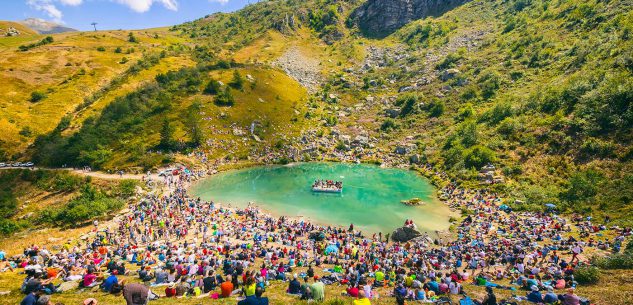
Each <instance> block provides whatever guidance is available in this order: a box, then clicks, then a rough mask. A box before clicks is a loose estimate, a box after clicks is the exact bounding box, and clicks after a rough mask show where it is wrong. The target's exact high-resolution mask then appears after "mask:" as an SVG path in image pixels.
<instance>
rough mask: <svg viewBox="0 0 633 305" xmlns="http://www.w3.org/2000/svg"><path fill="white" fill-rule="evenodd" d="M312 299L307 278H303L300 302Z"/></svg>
mask: <svg viewBox="0 0 633 305" xmlns="http://www.w3.org/2000/svg"><path fill="white" fill-rule="evenodd" d="M311 299H312V288H311V287H310V284H309V283H308V277H307V276H306V277H304V278H303V285H301V300H311Z"/></svg>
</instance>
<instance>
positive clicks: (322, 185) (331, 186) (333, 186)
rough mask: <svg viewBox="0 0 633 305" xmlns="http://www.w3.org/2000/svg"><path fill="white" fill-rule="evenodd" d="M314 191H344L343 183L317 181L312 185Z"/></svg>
mask: <svg viewBox="0 0 633 305" xmlns="http://www.w3.org/2000/svg"><path fill="white" fill-rule="evenodd" d="M312 189H320V190H321V189H322V190H341V189H343V182H342V181H334V180H315V181H314V183H313V184H312Z"/></svg>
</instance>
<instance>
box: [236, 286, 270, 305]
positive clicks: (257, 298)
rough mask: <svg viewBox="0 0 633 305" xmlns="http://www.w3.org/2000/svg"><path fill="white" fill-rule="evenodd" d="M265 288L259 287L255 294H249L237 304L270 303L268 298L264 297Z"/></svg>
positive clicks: (260, 304)
mask: <svg viewBox="0 0 633 305" xmlns="http://www.w3.org/2000/svg"><path fill="white" fill-rule="evenodd" d="M263 294H264V289H262V288H261V287H257V288H256V289H255V295H252V296H247V297H246V298H245V299H244V300H241V301H239V302H237V305H268V298H267V297H262V295H263Z"/></svg>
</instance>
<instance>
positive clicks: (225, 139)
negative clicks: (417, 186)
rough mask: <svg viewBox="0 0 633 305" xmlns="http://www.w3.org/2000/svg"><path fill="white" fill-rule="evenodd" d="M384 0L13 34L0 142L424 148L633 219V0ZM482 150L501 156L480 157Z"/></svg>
mask: <svg viewBox="0 0 633 305" xmlns="http://www.w3.org/2000/svg"><path fill="white" fill-rule="evenodd" d="M386 3H387V2H385V1H379V0H376V1H374V0H372V1H366V2H364V1H354V0H349V1H340V0H339V1H334V0H311V1H298V0H285V1H264V2H260V3H257V4H252V5H249V6H247V7H246V8H244V9H242V10H239V11H237V12H234V13H218V14H213V15H209V16H206V17H204V18H201V19H199V20H195V21H192V22H188V23H185V24H182V25H176V26H173V27H171V28H169V29H156V30H148V31H138V32H135V33H134V35H135V37H137V38H138V40H139V41H138V42H133V41H132V40H134V39H129V36H128V32H117V31H112V32H103V33H101V32H99V33H98V34H93V33H67V34H59V35H53V39H54V41H53V42H51V43H46V44H42V45H38V46H37V47H34V48H31V49H29V50H27V51H19V49H18V48H19V44H18V43H16V44H14V45H11V46H8V47H7V48H6V49H2V50H0V52H1V53H2V55H3V56H2V59H0V62H2V61H4V62H2V66H3V68H4V67H7V68H5V70H4V71H0V78H2V79H0V80H2V83H3V84H7V85H3V86H5V87H6V90H3V92H2V93H0V94H4V95H5V96H4V97H3V98H2V100H3V101H5V100H6V101H8V102H4V104H3V105H0V107H2V108H0V126H3V130H6V131H7V132H5V133H3V134H2V135H0V136H2V137H4V138H2V140H3V141H5V144H3V145H2V147H3V149H4V150H5V151H6V152H7V155H9V156H15V157H17V158H20V157H21V158H23V159H25V158H30V157H35V159H36V160H37V161H38V162H40V163H42V164H47V165H51V166H58V165H62V164H73V165H86V164H88V165H92V166H93V167H100V168H104V169H114V168H132V167H142V168H146V169H147V168H152V167H155V166H157V165H159V164H161V163H163V162H170V161H171V160H173V158H177V157H178V156H183V155H187V154H188V153H190V152H200V151H202V152H206V153H207V154H208V156H210V157H212V158H214V159H215V158H222V159H231V160H238V159H251V160H259V161H262V162H286V161H288V160H289V159H297V160H300V159H304V160H310V158H313V157H314V156H311V155H310V154H309V153H308V154H305V155H301V156H298V155H297V152H308V151H314V149H317V150H318V151H319V152H320V154H318V155H319V156H325V158H327V159H338V160H355V159H361V160H364V161H367V162H383V163H386V164H401V163H409V162H410V161H413V162H414V163H423V164H424V163H428V164H431V165H433V166H434V167H435V168H436V169H438V170H442V171H445V172H446V173H447V174H448V177H450V178H451V179H456V180H457V181H459V182H460V183H463V184H468V185H471V186H472V185H480V184H485V186H489V187H492V188H493V189H495V190H497V191H499V192H503V193H505V194H506V195H507V198H508V203H509V204H511V205H512V206H513V207H514V208H516V209H542V207H543V205H544V204H545V203H555V204H557V205H558V206H559V208H560V209H561V210H563V211H567V212H583V213H585V214H591V215H594V216H602V215H603V214H604V213H605V212H607V211H608V212H609V213H610V214H614V215H618V216H617V218H618V219H616V221H617V223H618V224H631V221H632V219H631V218H630V217H629V216H628V215H630V212H631V204H630V203H631V200H632V198H633V194H632V193H631V191H632V190H633V174H632V173H633V170H632V166H633V164H632V160H631V156H633V150H632V149H631V147H632V146H631V140H632V139H631V135H632V134H633V133H632V130H631V128H632V127H633V109H632V108H631V101H632V100H633V81H632V80H633V77H632V75H631V73H633V68H632V67H633V65H632V64H631V63H632V62H633V54H632V53H631V52H632V51H631V50H633V46H632V42H631V31H632V30H633V21H632V20H633V13H632V9H631V6H632V4H631V3H630V1H625V0H607V1H596V0H589V1H577V0H557V1H552V0H507V1H501V0H499V1H468V2H466V1H449V2H442V3H444V5H446V6H437V5H438V4H439V3H440V2H437V1H407V2H406V3H408V5H405V6H389V7H384V5H386ZM420 5H422V6H420ZM433 5H436V6H433ZM381 8H384V9H381ZM387 8H388V9H387ZM398 16H406V18H404V19H402V18H398ZM394 18H395V19H394ZM396 19H397V21H398V22H395V21H396ZM401 20H404V22H401ZM405 23H406V24H405ZM377 30H380V31H377ZM384 35H387V36H386V37H383V38H375V37H382V36H384ZM41 39H43V37H37V38H34V39H33V42H34V43H36V42H37V41H38V40H41ZM21 43H23V42H20V44H21ZM101 47H102V48H101ZM117 47H121V48H122V50H123V51H124V52H126V51H125V50H128V49H129V48H135V49H136V52H133V53H132V52H130V54H125V55H122V54H119V53H116V52H115V51H114V50H116V48H117ZM57 49H60V50H64V51H62V52H57V51H56V52H53V51H54V50H57ZM103 49H105V51H102V50H103ZM140 50H142V51H140ZM64 52H65V53H64ZM140 53H144V54H143V55H142V54H140ZM45 54H46V55H48V54H55V56H52V58H51V57H47V56H45ZM56 56H59V57H56ZM123 56H125V57H128V60H129V61H128V62H127V63H122V62H123V60H122V57H123ZM65 58H72V59H73V60H72V61H71V62H70V65H68V63H66V62H65V61H64V59H65ZM136 60H140V61H139V62H136ZM75 61H76V62H75ZM34 63H35V64H34ZM82 70H83V72H82ZM167 70H171V71H172V72H167ZM249 75H250V76H249ZM299 85H303V86H304V87H305V88H306V89H305V91H304V89H302V88H301V87H299ZM227 88H228V89H227ZM36 92H39V93H42V94H43V95H42V94H38V93H36ZM34 93H35V94H34ZM42 96H43V97H42ZM40 97H42V98H40ZM55 126H57V127H55ZM251 126H253V127H251ZM27 127H28V128H27ZM29 129H30V130H29ZM35 139H37V140H35ZM32 143H34V144H35V145H33V146H32V147H31V148H30V149H28V150H27V149H26V148H27V146H29V145H30V144H32ZM173 153H176V154H173ZM487 163H493V164H494V165H495V167H496V170H495V171H494V172H490V173H488V174H481V175H480V173H479V171H480V169H482V167H483V166H484V165H486V164H487ZM493 181H496V183H494V184H492V185H487V184H488V183H490V182H493ZM501 182H502V183H501ZM515 200H516V201H515Z"/></svg>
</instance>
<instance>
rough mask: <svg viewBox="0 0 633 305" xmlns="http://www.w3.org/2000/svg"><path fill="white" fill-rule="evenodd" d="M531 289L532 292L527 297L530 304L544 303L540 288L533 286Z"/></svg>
mask: <svg viewBox="0 0 633 305" xmlns="http://www.w3.org/2000/svg"><path fill="white" fill-rule="evenodd" d="M530 289H531V290H532V291H531V292H530V293H528V295H527V300H528V302H532V303H543V295H541V293H540V292H539V289H538V287H536V285H532V287H530Z"/></svg>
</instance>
